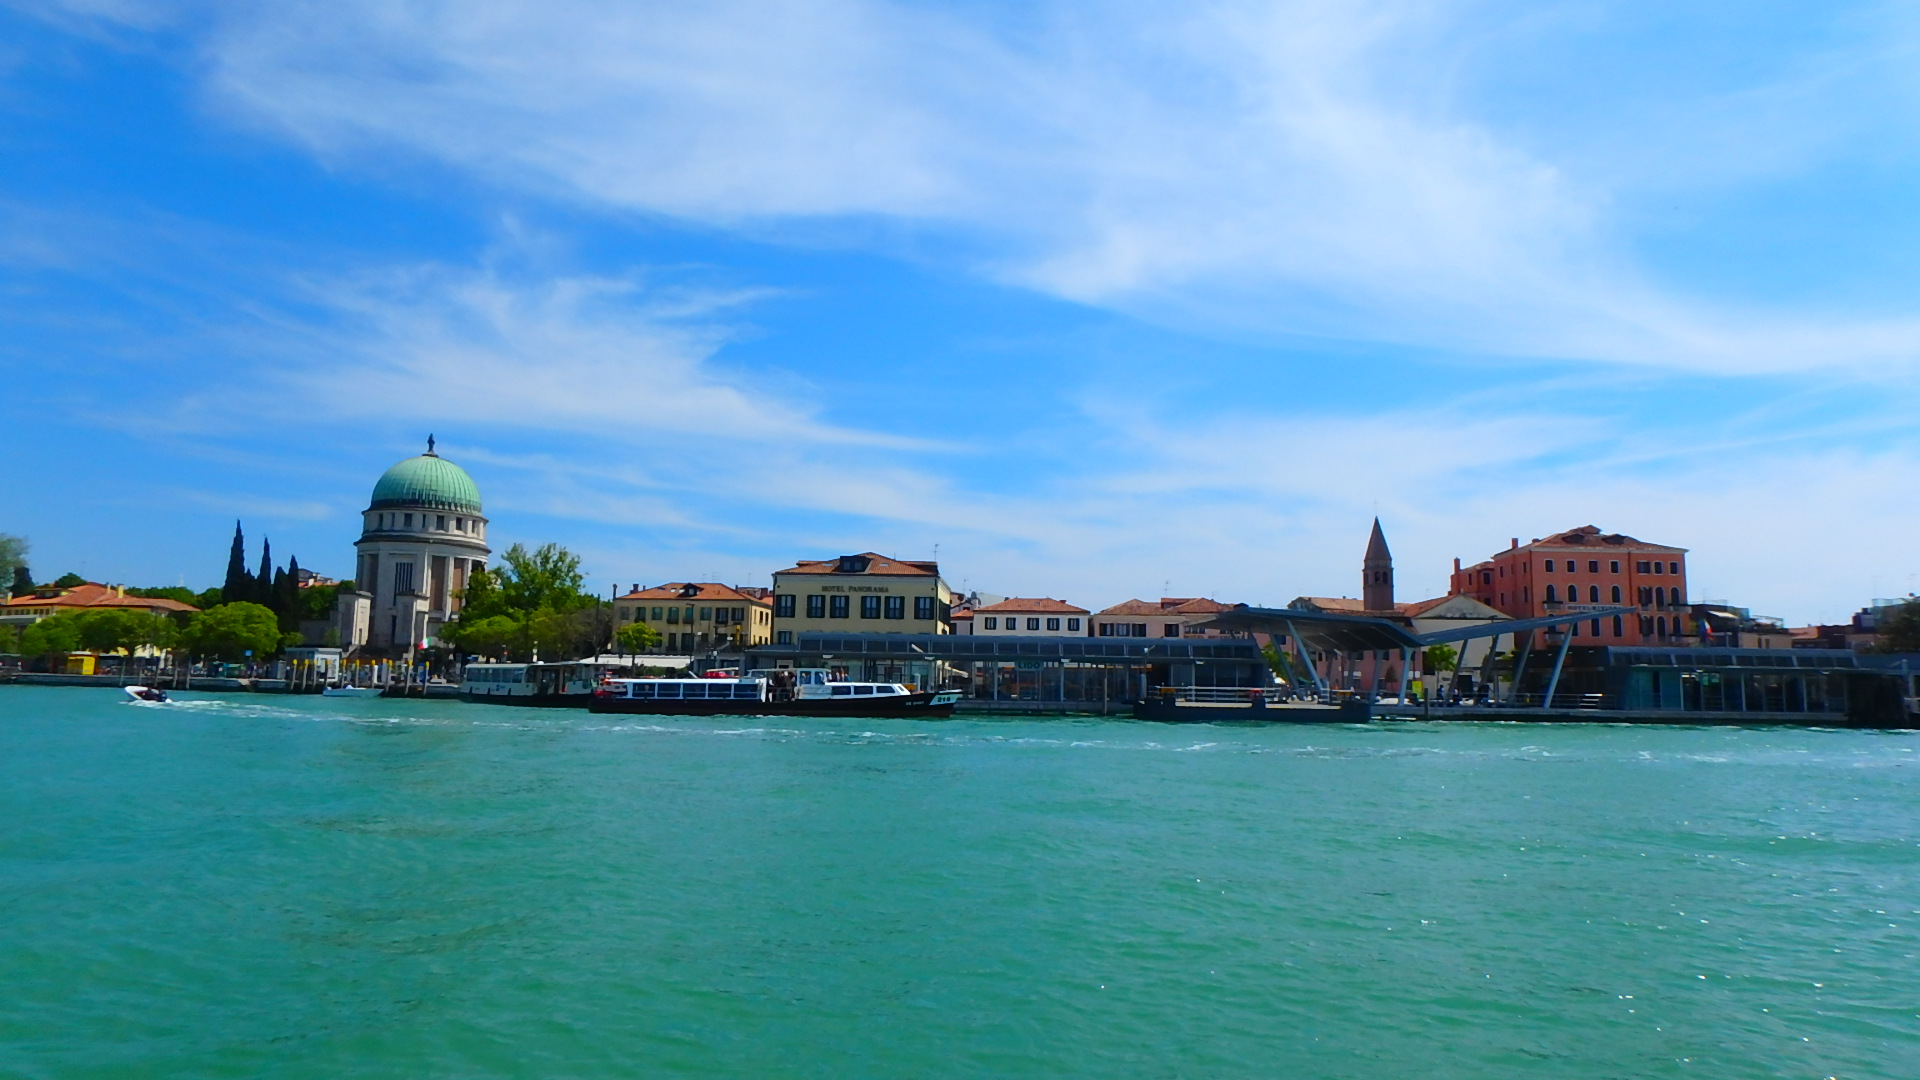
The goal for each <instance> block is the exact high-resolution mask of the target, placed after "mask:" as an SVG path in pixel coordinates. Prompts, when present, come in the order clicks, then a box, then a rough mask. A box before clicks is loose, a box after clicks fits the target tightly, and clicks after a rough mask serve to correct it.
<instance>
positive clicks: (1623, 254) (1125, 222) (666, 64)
mask: <svg viewBox="0 0 1920 1080" xmlns="http://www.w3.org/2000/svg"><path fill="white" fill-rule="evenodd" d="M1490 18H1492V16H1491V15H1490V14H1489V13H1488V12H1486V11H1485V10H1484V9H1482V8H1480V7H1478V6H1476V5H1468V4H1438V3H1429V2H1415V0H1401V2H1396V0H1376V2H1371V3H1359V4H1355V3H1333V2H1329V0H1244V2H1232V0H1222V2H1216V3H1209V4H1197V5H1196V4H1172V3H1165V4H1162V3H1147V2H1134V3H1126V4H1120V5H1103V6H1102V7H1101V9H1100V10H1099V11H1098V12H1093V11H1090V10H1088V9H1085V8H1082V7H1078V6H1076V5H1068V4H1057V3H1056V4H1043V5H1038V6H1035V7H1032V8H1029V9H1024V10H1021V11H1018V12H1008V11H1005V10H999V9H980V10H975V11H970V10H968V9H964V8H953V9H941V8H936V7H931V6H926V5H908V4H899V3H887V2H882V0H812V2H807V3H800V2H797V0H722V2H715V3H710V4H703V5H695V6H689V5H679V4H663V3H645V4H625V3H611V2H607V0H543V2H541V3H533V2H531V0H464V2H460V3H452V2H424V3H416V4H409V5H405V6H401V7H396V6H393V5H389V4H380V3H372V2H365V0H339V2H332V3H325V4H319V3H299V2H295V3H284V4H276V5H272V6H269V7H257V6H234V7H231V8H224V9H222V11H221V16H220V17H219V18H218V19H217V20H216V29H215V30H213V31H212V32H211V34H210V37H209V38H208V40H207V41H206V44H205V49H206V58H207V64H208V70H209V72H210V74H209V87H210V91H211V95H212V100H213V101H214V102H215V103H216V104H217V106H218V107H220V108H221V109H223V110H226V111H227V112H228V113H229V114H230V115H233V116H235V117H237V118H240V119H241V120H243V121H244V122H246V123H249V124H254V125H259V126H263V127H266V128H268V129H271V130H273V131H276V132H278V133H280V134H281V135H283V136H284V137H286V138H289V139H293V140H295V141H297V142H299V143H301V144H303V145H305V146H307V147H309V148H311V149H312V150H313V151H314V152H316V153H318V154H320V155H322V156H323V157H326V158H327V159H329V160H332V161H335V162H339V163H342V164H347V165H358V166H364V167H371V168H380V167H383V165H384V163H385V161H386V156H387V155H389V154H391V153H392V152H393V151H394V150H396V149H398V150H400V151H402V152H407V153H413V154H418V155H422V156H424V157H428V158H434V159H439V160H442V161H445V162H450V163H452V164H455V165H457V166H459V167H461V168H464V169H469V170H473V171H474V172H477V173H479V174H482V175H486V176H489V177H491V178H493V179H495V180H497V181H500V182H504V183H508V184H513V185H518V186H522V187H527V188H531V189H535V190H539V191H542V192H545V193H548V194H552V195H555V196H557V197H561V198H565V199H568V200H574V201H579V202H582V203H585V204H587V205H590V206H595V207H601V208H608V209H615V210H621V211H638V212H643V213H648V214H662V215H668V216H671V217H674V218H678V219H683V220H692V221H699V222H703V223H710V224H719V225H722V226H726V227H733V228H741V229H747V230H751V231H755V232H756V233H759V234H763V235H779V234H781V233H782V232H783V231H787V232H790V231H792V230H794V229H798V228H807V227H817V226H818V225H819V223H821V222H823V221H838V222H840V223H841V224H842V225H843V226H844V227H845V228H851V229H857V228H859V227H860V226H859V223H860V222H862V221H867V220H873V219H880V220H891V221H896V222H900V223H904V224H906V225H909V226H911V227H914V228H921V229H925V230H929V234H930V235H934V236H943V237H949V238H955V239H957V240H958V241H959V243H960V247H959V250H962V251H966V252H968V253H970V254H969V255H968V256H967V257H968V258H969V259H970V260H971V261H972V263H973V264H974V265H975V266H976V268H977V269H978V270H980V271H981V272H982V273H986V274H990V275H993V276H995V277H997V278H999V279H1001V280H1005V281H1011V282H1017V283H1022V284H1025V285H1028V286H1031V287H1034V288H1037V289H1041V290H1044V291H1047V292H1050V293H1053V294H1056V295H1060V296H1064V297H1069V298H1073V299H1077V300H1081V301H1084V302H1088V303H1095V304H1104V305H1111V306H1115V307H1119V308H1123V309H1126V310H1129V311H1133V312H1135V313H1139V314H1143V315H1146V316H1149V317H1152V318H1156V319H1164V320H1167V321H1170V322H1174V323H1179V324H1183V325H1189V326H1191V325H1208V326H1214V327H1219V326H1222V325H1225V326H1233V327H1240V328H1245V329H1250V330H1255V331H1259V332H1291V333H1311V334H1331V335H1340V336H1349V337H1365V338H1373V339H1381V340H1392V341H1400V342H1412V343H1418V344H1426V345H1434V346H1440V347H1447V348H1461V349H1476V350H1483V351H1495V352H1505V353H1516V354H1533V355H1554V356H1572V357H1592V358H1600V359H1605V360H1612V361H1624V362H1636V363H1646V364H1654V365H1667V366H1681V367H1690V368H1695V369H1700V370H1709V371H1721V372H1734V373H1747V372H1753V371H1788V370H1804V369H1809V368H1847V369H1853V370H1855V371H1859V372H1862V373H1865V374H1871V373H1872V372H1873V370H1874V369H1876V368H1877V369H1885V368H1886V367H1887V366H1889V365H1893V366H1897V367H1899V368H1901V369H1903V370H1904V369H1906V368H1908V367H1910V366H1911V363H1912V361H1913V358H1914V356H1915V355H1916V353H1917V352H1920V319H1915V318H1912V317H1909V316H1907V315H1905V314H1903V313H1898V312H1895V313H1891V314H1884V315H1875V314H1873V313H1865V314H1858V315H1849V314H1845V313H1839V314H1836V313H1823V312H1812V311H1809V312H1803V313H1792V312H1784V313H1783V312H1778V311H1767V310H1762V309H1759V308H1758V307H1753V308H1742V307H1740V306H1737V305H1733V304H1728V303H1724V302H1722V303H1718V304H1709V303H1706V302H1704V301H1700V300H1695V299H1691V298H1689V297H1687V296H1686V295H1684V294H1681V293H1677V292H1675V291H1674V289H1673V287H1671V286H1665V287H1662V286H1656V285H1655V284H1653V283H1651V282H1650V280H1649V278H1648V275H1646V274H1644V273H1642V272H1641V270H1640V269H1639V268H1638V267H1637V266H1636V265H1635V263H1634V260H1633V259H1632V258H1631V256H1630V254H1629V253H1630V249H1631V245H1630V244H1629V243H1627V242H1625V241H1626V239H1627V238H1626V237H1624V236H1623V235H1622V234H1621V232H1622V231H1621V229H1620V227H1619V223H1618V222H1617V221H1616V220H1615V219H1614V217H1613V216H1612V210H1613V204H1614V202H1615V200H1616V199H1617V198H1618V197H1619V196H1620V195H1621V194H1622V193H1621V192H1620V191H1619V190H1617V189H1615V188H1612V187H1609V186H1607V185H1608V184H1609V182H1611V183H1615V184H1617V183H1620V182H1622V178H1623V177H1625V176H1627V175H1630V174H1631V173H1632V171H1633V170H1632V169H1631V168H1630V167H1629V168H1621V169H1609V170H1595V174H1594V175H1583V174H1581V173H1579V172H1570V171H1569V170H1568V169H1567V168H1566V165H1565V163H1563V162H1561V161H1558V160H1556V159H1555V158H1553V157H1552V156H1550V154H1551V148H1546V147H1540V146H1537V145H1532V144H1531V143H1529V142H1528V141H1526V140H1523V139H1517V138H1512V137H1508V135H1507V134H1506V133H1505V132H1503V130H1502V129H1501V128H1500V126H1499V125H1498V124H1496V123H1494V122H1492V121H1491V120H1489V119H1486V118H1483V117H1482V116H1480V115H1477V114H1476V113H1475V111H1474V109H1473V108H1472V107H1471V105H1472V103H1471V102H1470V101H1462V100H1460V99H1459V95H1455V94H1452V93H1450V92H1449V91H1450V90H1451V89H1452V86H1451V81H1450V77H1449V70H1450V64H1451V62H1452V56H1453V53H1454V52H1455V51H1457V50H1458V49H1459V48H1460V47H1461V46H1460V39H1461V38H1463V37H1467V36H1470V35H1471V34H1472V33H1473V32H1474V31H1475V30H1477V29H1479V28H1480V27H1481V26H1483V25H1484V24H1485V23H1486V22H1487V20H1489V19H1490ZM1561 44H1562V45H1563V46H1564V45H1565V44H1566V43H1564V42H1563V43H1561ZM1483 59H1484V58H1483ZM1488 62H1492V61H1488ZM1764 91H1765V88H1764V87H1762V88H1757V89H1755V91H1754V93H1755V94H1764ZM1786 96H1788V97H1790V96H1791V95H1786ZM1780 110H1785V112H1784V113H1783V114H1784V115H1790V116H1800V117H1801V118H1802V119H1805V118H1807V116H1808V114H1809V112H1810V111H1811V110H1808V109H1805V108H1802V107H1799V106H1791V107H1789V106H1780V107H1779V109H1777V110H1776V111H1780ZM1726 111H1727V113H1728V119H1727V121H1726V122H1725V123H1722V124H1720V126H1719V127H1718V128H1712V129H1708V130H1703V131H1699V132H1695V133H1694V138H1695V140H1696V141H1698V142H1703V143H1705V144H1709V145H1711V144H1713V143H1714V142H1715V141H1716V140H1720V141H1725V140H1734V141H1738V142H1740V143H1742V144H1743V145H1744V144H1750V143H1754V142H1756V141H1765V140H1764V136H1765V134H1766V132H1765V130H1762V129H1756V128H1755V127H1754V126H1753V125H1751V124H1749V123H1746V122H1745V120H1744V114H1742V113H1740V112H1739V110H1737V109H1730V110H1726ZM1698 115H1699V116H1700V117H1701V119H1702V123H1703V124H1705V123H1709V122H1711V120H1712V116H1713V113H1712V111H1711V110H1705V111H1702V112H1700V113H1699V114H1698ZM1804 130H1805V129H1804V128H1802V131H1803V134H1802V135H1800V136H1797V138H1799V139H1801V140H1802V141H1806V140H1807V139H1808V136H1807V135H1806V134H1804ZM1625 134H1626V135H1627V136H1630V135H1631V132H1628V133H1625ZM1675 140H1676V136H1675V135H1674V134H1673V133H1672V132H1671V131H1669V130H1662V131H1661V132H1659V133H1658V137H1657V138H1655V139H1653V140H1652V141H1654V142H1656V143H1657V144H1660V145H1672V144H1673V143H1674V142H1675ZM1619 141H1620V142H1623V141H1624V139H1623V140H1619ZM1815 141H1817V140H1815ZM1616 145H1618V142H1617V143H1616ZM1656 150H1657V147H1656ZM1719 156H1720V157H1722V158H1729V157H1733V156H1736V155H1733V154H1730V153H1721V154H1720V155H1719ZM1570 157H1571V159H1572V160H1573V161H1575V162H1576V163H1578V162H1579V158H1578V156H1577V155H1570ZM875 242H883V243H884V242H885V241H884V240H876V241H875Z"/></svg>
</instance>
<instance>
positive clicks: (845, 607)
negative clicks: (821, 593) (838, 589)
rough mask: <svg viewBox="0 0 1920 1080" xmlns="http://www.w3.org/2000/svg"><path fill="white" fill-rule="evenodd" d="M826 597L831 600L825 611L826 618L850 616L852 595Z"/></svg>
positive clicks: (851, 613)
mask: <svg viewBox="0 0 1920 1080" xmlns="http://www.w3.org/2000/svg"><path fill="white" fill-rule="evenodd" d="M827 599H828V600H829V601H830V602H831V603H830V604H829V610H828V612H827V617H828V618H830V619H846V618H851V617H852V615H853V598H852V597H848V596H830V597H828V598H827Z"/></svg>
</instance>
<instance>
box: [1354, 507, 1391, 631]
mask: <svg viewBox="0 0 1920 1080" xmlns="http://www.w3.org/2000/svg"><path fill="white" fill-rule="evenodd" d="M1360 597H1361V602H1362V603H1364V604H1365V605H1366V608H1367V610H1368V611H1392V610H1393V552H1391V551H1388V550H1387V534H1386V533H1384V532H1381V531H1380V519H1379V518H1374V519H1373V535H1372V536H1371V537H1369V538H1368V539H1367V557H1366V560H1365V561H1364V562H1362V563H1361V567H1360Z"/></svg>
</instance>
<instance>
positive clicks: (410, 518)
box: [406, 514, 413, 529]
mask: <svg viewBox="0 0 1920 1080" xmlns="http://www.w3.org/2000/svg"><path fill="white" fill-rule="evenodd" d="M406 518H407V524H406V527H407V528H409V529H411V528H413V515H412V514H408V515H406Z"/></svg>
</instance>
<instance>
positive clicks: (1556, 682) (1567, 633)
mask: <svg viewBox="0 0 1920 1080" xmlns="http://www.w3.org/2000/svg"><path fill="white" fill-rule="evenodd" d="M1571 644H1573V628H1572V627H1568V628H1567V629H1565V630H1562V631H1560V651H1559V653H1557V654H1555V656H1554V658H1553V678H1551V679H1548V680H1547V700H1545V701H1543V702H1541V703H1540V707H1541V708H1542V709H1551V708H1553V692H1554V690H1556V689H1558V688H1559V686H1560V667H1561V665H1563V664H1565V663H1566V662H1567V646H1568V645H1571Z"/></svg>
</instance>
